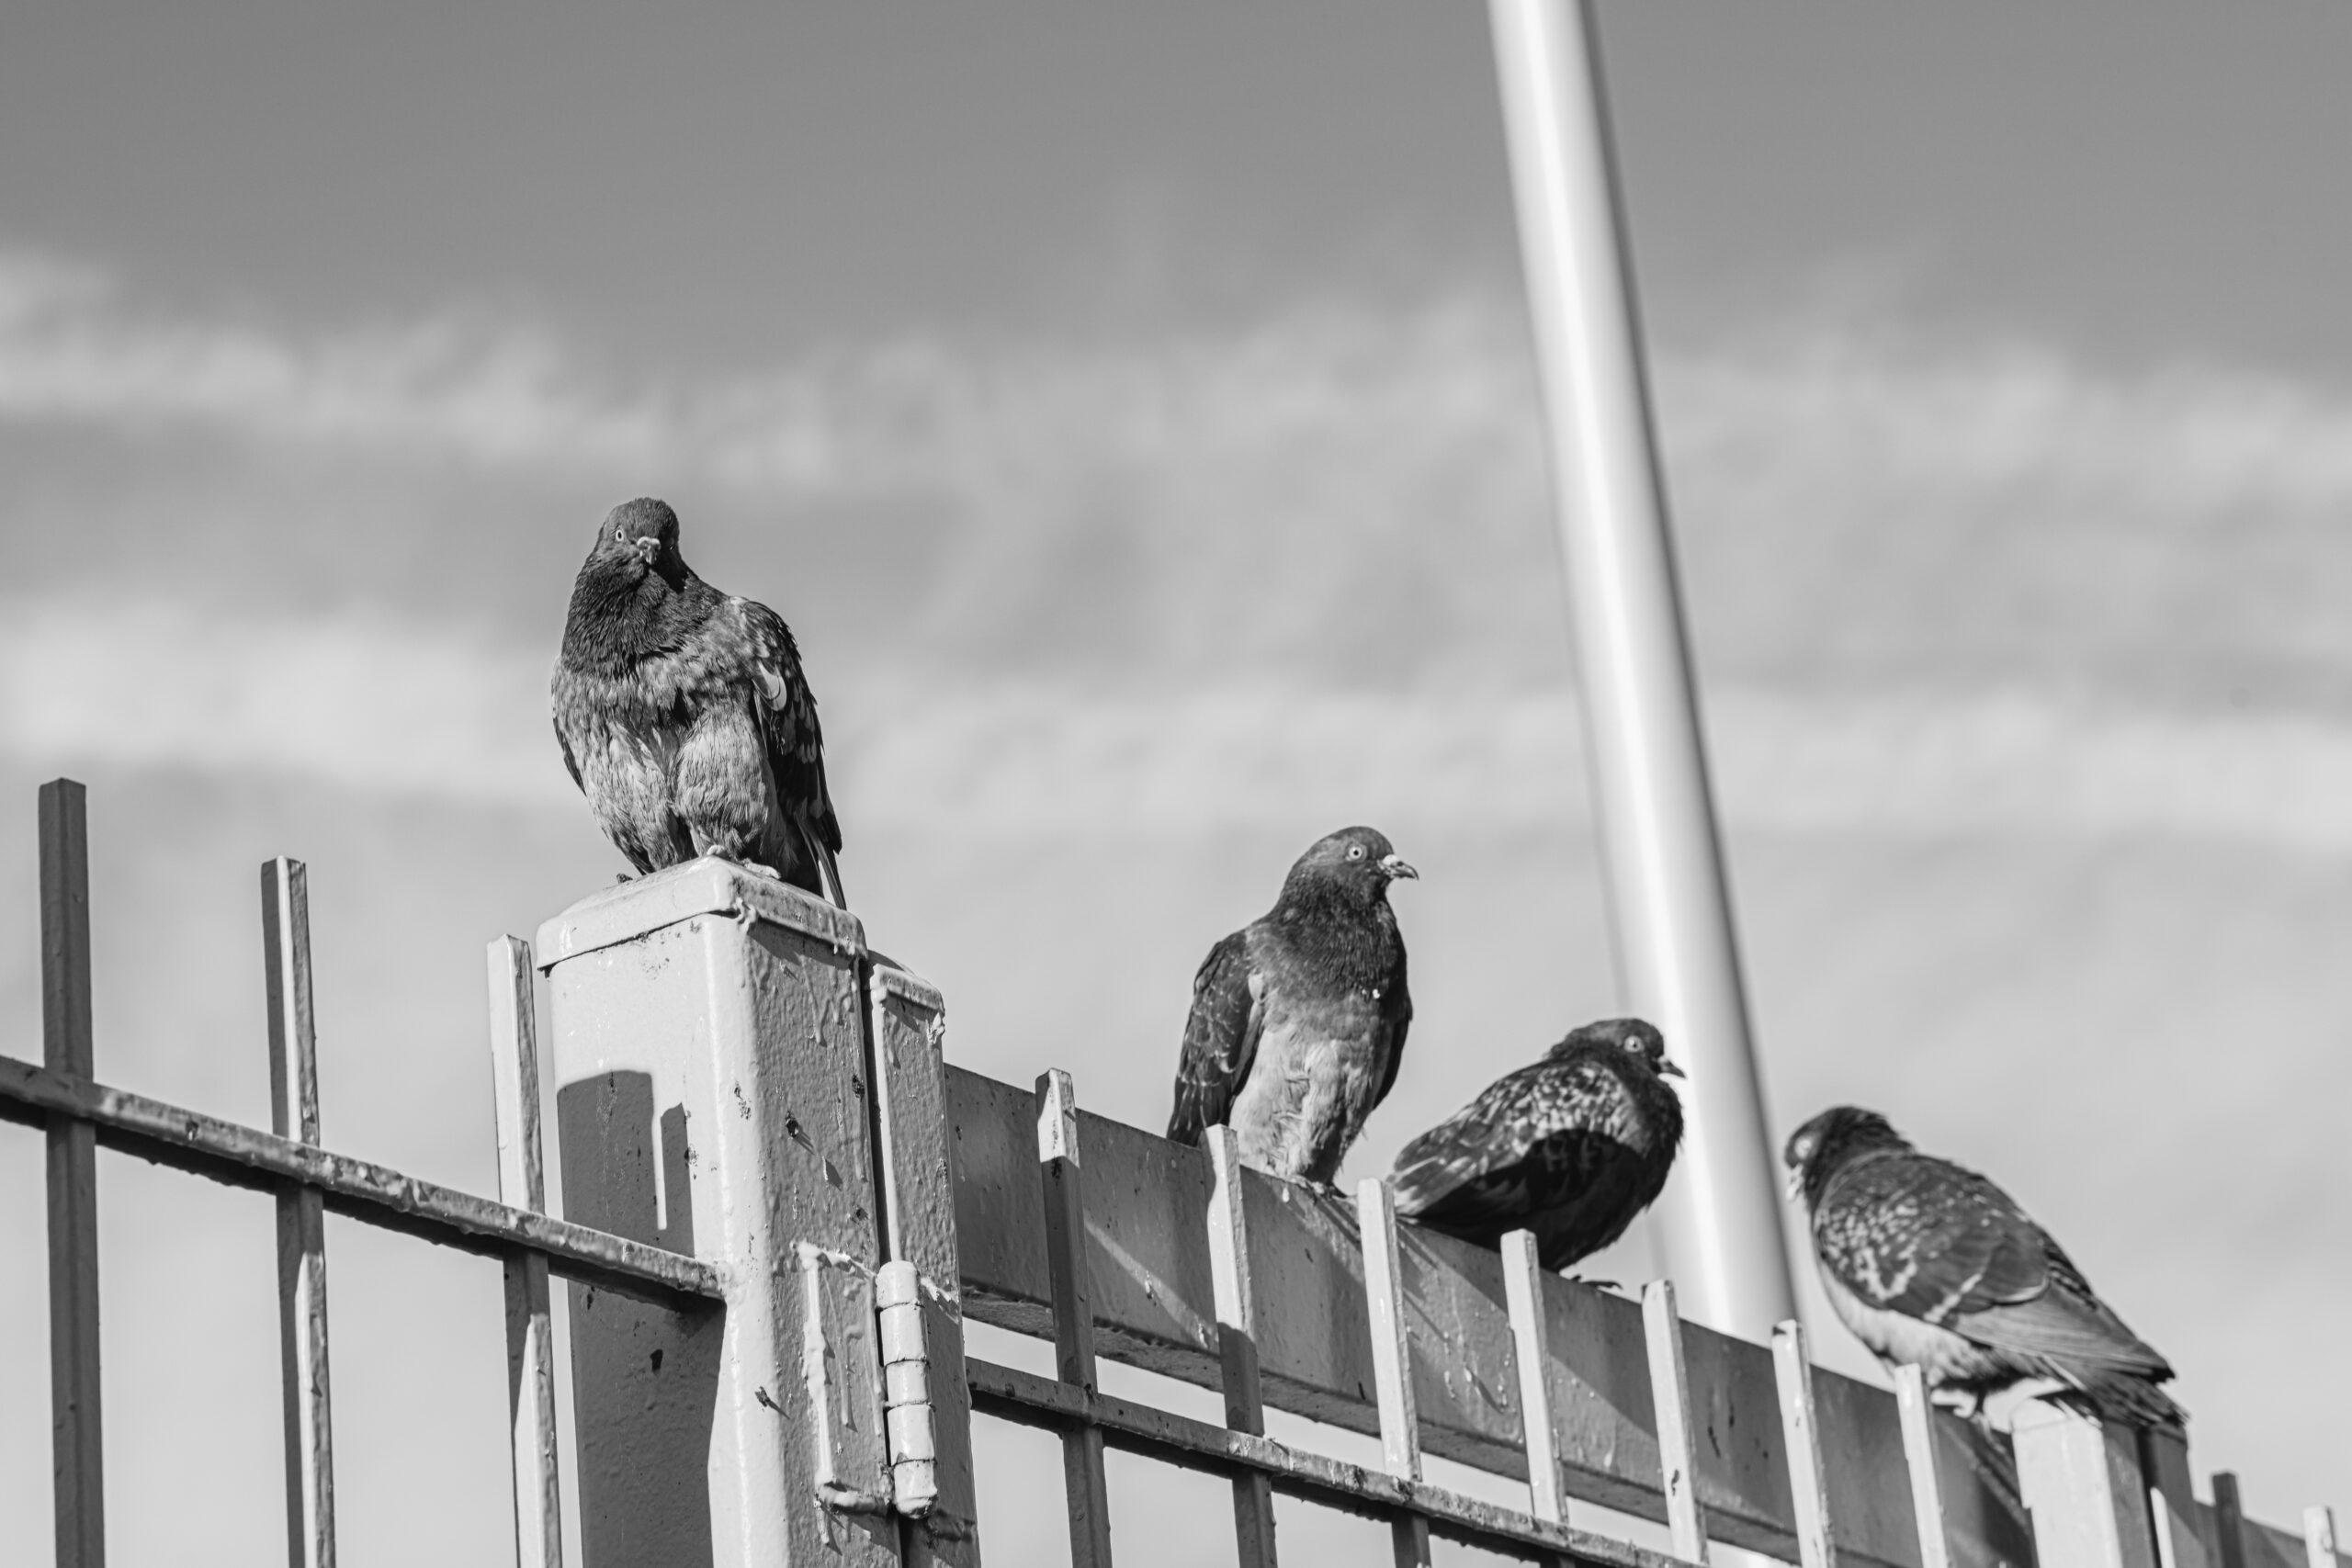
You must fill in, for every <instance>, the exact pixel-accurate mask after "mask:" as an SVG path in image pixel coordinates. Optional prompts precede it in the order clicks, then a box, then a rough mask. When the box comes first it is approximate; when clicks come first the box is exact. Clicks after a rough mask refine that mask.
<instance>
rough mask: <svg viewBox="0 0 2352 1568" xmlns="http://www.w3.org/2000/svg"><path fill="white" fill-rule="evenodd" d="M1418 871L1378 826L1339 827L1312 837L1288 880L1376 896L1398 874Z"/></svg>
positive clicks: (1385, 889) (1359, 894)
mask: <svg viewBox="0 0 2352 1568" xmlns="http://www.w3.org/2000/svg"><path fill="white" fill-rule="evenodd" d="M1419 875H1420V873H1419V872H1418V871H1415V870H1414V869H1413V868H1412V867H1411V866H1409V865H1407V864H1406V863H1404V861H1402V860H1401V859H1399V858H1398V857H1397V851H1396V850H1395V848H1394V847H1392V846H1391V845H1390V844H1389V842H1388V839H1387V836H1386V835H1385V834H1384V833H1382V832H1381V831H1380V829H1377V828H1342V829H1340V830H1339V831H1338V832H1336V833H1332V834H1329V835H1327V836H1326V837H1324V838H1320V839H1317V840H1315V842H1314V844H1313V845H1311V846H1310V847H1309V848H1308V850H1307V852H1306V853H1305V854H1303V855H1301V856H1299V857H1298V863H1297V864H1295V865H1294V866H1292V867H1291V868H1290V875H1289V877H1288V878H1286V879H1285V880H1286V883H1287V884H1319V885H1322V886H1332V887H1340V888H1344V889H1346V890H1348V891H1349V892H1351V893H1353V894H1355V895H1357V896H1359V897H1371V898H1377V897H1381V896H1382V895H1383V894H1385V892H1386V891H1387V890H1388V885H1389V884H1390V883H1392V882H1394V881H1396V880H1397V878H1399V877H1418V876H1419Z"/></svg>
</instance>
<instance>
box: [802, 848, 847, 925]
mask: <svg viewBox="0 0 2352 1568" xmlns="http://www.w3.org/2000/svg"><path fill="white" fill-rule="evenodd" d="M811 841H812V843H813V844H814V846H815V849H816V852H817V874H818V876H819V877H820V878H821V879H822V880H823V882H824V884H825V897H828V898H830V899H831V900H832V902H833V908H837V909H846V908H849V895H848V894H847V893H845V892H843V891H842V863H841V862H840V861H839V860H838V859H836V858H835V857H834V855H833V852H832V851H831V850H830V849H827V848H826V847H825V845H824V844H823V842H822V841H821V840H811Z"/></svg>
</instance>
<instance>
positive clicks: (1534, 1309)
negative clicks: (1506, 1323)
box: [1502, 1231, 1568, 1525]
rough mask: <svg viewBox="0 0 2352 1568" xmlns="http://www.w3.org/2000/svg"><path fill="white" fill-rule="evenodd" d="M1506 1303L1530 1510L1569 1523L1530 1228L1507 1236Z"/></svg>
mask: <svg viewBox="0 0 2352 1568" xmlns="http://www.w3.org/2000/svg"><path fill="white" fill-rule="evenodd" d="M1502 1251H1503V1303H1504V1305H1505V1307H1506V1309H1507V1310H1508V1311H1509V1312H1510V1338H1511V1351H1512V1354H1513V1357H1514V1359H1516V1360H1517V1361H1518V1363H1519V1419H1520V1425H1521V1427H1522V1429H1524V1431H1525V1432H1526V1434H1527V1503H1528V1511H1529V1512H1530V1513H1532V1514H1533V1515H1534V1516H1535V1517H1537V1518H1539V1519H1542V1520H1543V1521H1544V1523H1546V1524H1553V1525H1559V1524H1566V1522H1567V1518H1568V1500H1567V1493H1566V1489H1565V1488H1563V1487H1562V1486H1561V1484H1560V1445H1559V1438H1558V1435H1557V1434H1556V1433H1555V1431H1554V1430H1553V1419H1552V1380H1551V1377H1550V1376H1549V1375H1548V1371H1549V1369H1550V1367H1551V1365H1552V1348H1551V1345H1550V1343H1549V1341H1550V1337H1551V1336H1550V1333H1549V1327H1550V1325H1549V1323H1548V1322H1547V1320H1546V1318H1545V1315H1544V1275H1545V1274H1546V1273H1547V1272H1548V1270H1547V1269H1544V1264H1543V1261H1542V1259H1541V1258H1538V1257H1537V1255H1536V1249H1535V1235H1534V1233H1533V1232H1532V1231H1512V1232H1511V1233H1510V1234H1509V1235H1506V1236H1504V1237H1503V1247H1502Z"/></svg>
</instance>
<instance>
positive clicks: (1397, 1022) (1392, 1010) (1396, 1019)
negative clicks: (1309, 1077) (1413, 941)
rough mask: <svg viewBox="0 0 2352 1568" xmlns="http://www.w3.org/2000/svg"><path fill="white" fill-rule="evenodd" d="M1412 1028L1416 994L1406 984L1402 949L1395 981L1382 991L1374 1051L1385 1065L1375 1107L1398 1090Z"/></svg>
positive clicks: (1373, 1098) (1399, 952)
mask: <svg viewBox="0 0 2352 1568" xmlns="http://www.w3.org/2000/svg"><path fill="white" fill-rule="evenodd" d="M1412 1027H1413V993H1412V991H1411V990H1410V989H1409V988H1408V987H1407V986H1406V984H1405V954H1404V953H1403V951H1402V950H1401V949H1400V950H1399V951H1398V953H1397V970H1396V979H1395V980H1394V981H1393V982H1391V983H1390V984H1388V985H1386V986H1385V987H1382V988H1381V998H1380V1024H1379V1038H1378V1040H1377V1041H1376V1042H1375V1043H1374V1048H1375V1049H1376V1050H1377V1051H1378V1053H1379V1056H1378V1058H1377V1059H1378V1060H1380V1061H1382V1062H1384V1063H1385V1064H1386V1065H1385V1066H1384V1067H1383V1068H1382V1070H1381V1074H1380V1092H1379V1093H1377V1094H1375V1095H1374V1096H1373V1097H1372V1103H1373V1104H1374V1106H1378V1105H1379V1103H1380V1102H1381V1101H1382V1100H1386V1099H1387V1098H1388V1091H1389V1090H1390V1089H1395V1088H1396V1087H1397V1071H1398V1070H1399V1069H1400V1068H1402V1067H1403V1066H1404V1065H1405V1032H1406V1031H1407V1030H1408V1029H1410V1028H1412Z"/></svg>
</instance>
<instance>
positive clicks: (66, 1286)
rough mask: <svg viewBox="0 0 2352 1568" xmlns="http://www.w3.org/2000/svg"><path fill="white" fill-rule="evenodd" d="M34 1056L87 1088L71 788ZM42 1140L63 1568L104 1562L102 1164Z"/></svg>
mask: <svg viewBox="0 0 2352 1568" xmlns="http://www.w3.org/2000/svg"><path fill="white" fill-rule="evenodd" d="M40 1015H41V1055H42V1059H43V1061H44V1062H45V1063H46V1064H47V1066H48V1070H49V1072H51V1073H53V1074H57V1075H60V1076H62V1077H67V1078H71V1079H74V1080H76V1081H80V1082H86V1081H88V1079H89V1077H90V1075H91V1073H92V1071H93V1070H94V1067H95V1058H94V1053H93V1044H92V1037H91V1029H90V829H89V812H88V803H87V800H86V797H85V795H84V793H83V790H82V786H81V785H80V784H76V783H74V781H73V780H72V779H55V780H52V781H51V782H50V783H48V784H43V785H41V786H40ZM45 1120H46V1122H47V1123H48V1130H47V1138H48V1142H49V1397H50V1420H51V1463H52V1465H53V1467H54V1472H55V1483H56V1494H55V1495H56V1516H57V1517H56V1526H57V1562H58V1568H103V1564H104V1563H105V1562H106V1560H107V1511H106V1451H105V1445H104V1442H103V1441H102V1438H101V1419H100V1401H99V1389H98V1381H99V1380H98V1155H97V1143H96V1138H95V1136H94V1134H93V1133H92V1130H91V1128H90V1125H89V1123H88V1122H83V1121H78V1120H75V1119H74V1118H72V1117H70V1116H58V1115H52V1116H49V1117H47V1118H45Z"/></svg>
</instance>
